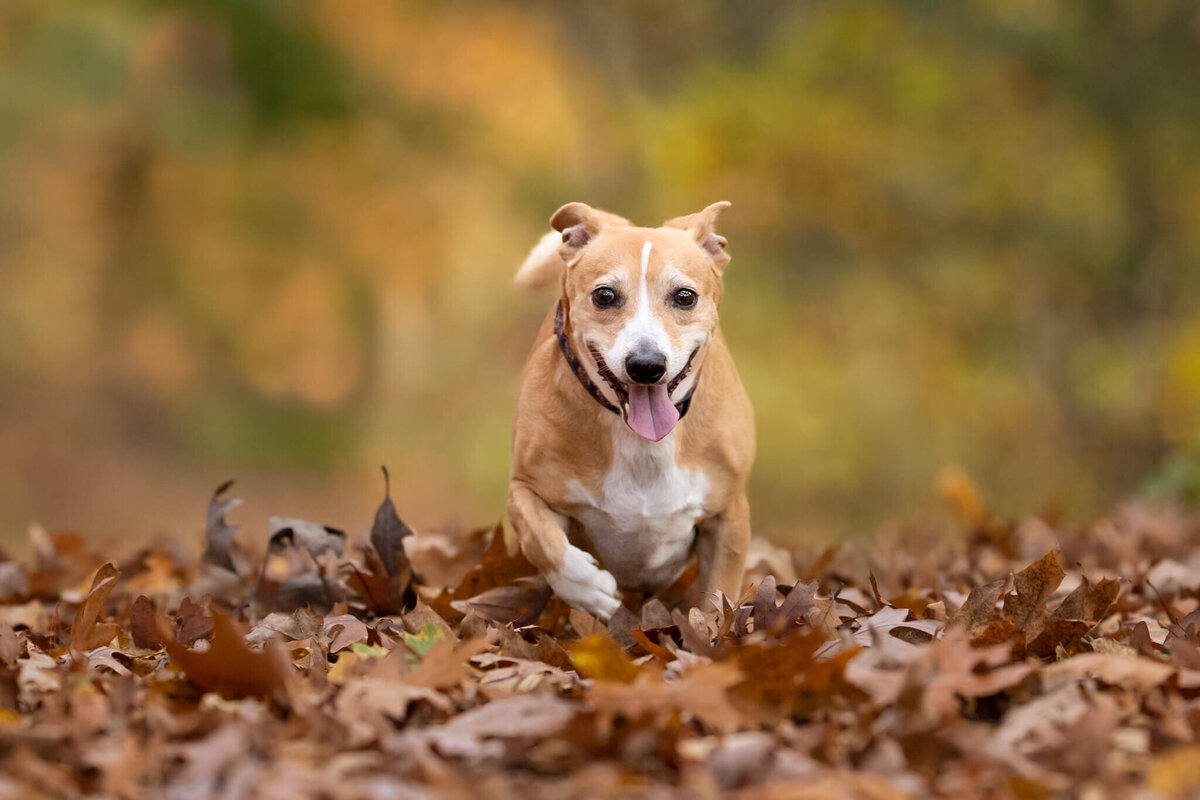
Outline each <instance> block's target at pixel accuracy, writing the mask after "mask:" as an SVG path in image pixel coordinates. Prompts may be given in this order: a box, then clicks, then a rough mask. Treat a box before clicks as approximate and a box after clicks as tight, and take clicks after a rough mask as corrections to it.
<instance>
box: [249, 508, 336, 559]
mask: <svg viewBox="0 0 1200 800" xmlns="http://www.w3.org/2000/svg"><path fill="white" fill-rule="evenodd" d="M267 529H268V532H269V535H270V547H271V549H272V550H279V549H282V548H286V547H303V548H304V549H305V550H308V552H310V553H312V554H313V555H314V556H316V555H318V554H319V553H325V552H332V553H335V554H336V555H338V556H340V555H342V553H343V552H344V551H345V549H346V533H345V531H340V530H338V529H337V528H331V527H329V526H328V525H320V524H318V523H316V522H309V521H308V520H305V519H294V518H291V517H271V518H270V519H269V520H267Z"/></svg>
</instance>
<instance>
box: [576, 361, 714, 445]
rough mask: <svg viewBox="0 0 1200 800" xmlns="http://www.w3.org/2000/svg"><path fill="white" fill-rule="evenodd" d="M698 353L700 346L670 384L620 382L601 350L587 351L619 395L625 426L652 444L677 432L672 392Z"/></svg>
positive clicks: (688, 370) (677, 410)
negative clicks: (672, 432) (674, 431)
mask: <svg viewBox="0 0 1200 800" xmlns="http://www.w3.org/2000/svg"><path fill="white" fill-rule="evenodd" d="M699 351H700V348H699V347H697V348H696V349H695V350H694V351H693V352H692V354H691V355H690V356H688V360H687V363H686V364H684V366H683V369H682V370H680V372H679V374H678V375H676V376H675V377H674V378H672V379H671V381H670V382H669V383H667V382H662V383H652V384H642V383H629V384H627V383H624V382H622V381H621V380H620V379H618V378H617V376H616V375H615V374H614V373H613V371H612V370H611V369H610V368H609V366H608V364H607V362H605V360H604V356H602V355H601V354H600V350H599V348H597V347H596V346H595V345H593V344H591V343H590V342H589V343H588V352H589V353H591V356H592V359H593V360H595V362H596V369H597V370H598V371H599V373H600V377H601V378H603V379H604V382H605V383H607V384H608V387H609V388H610V389H612V390H613V393H614V394H615V395H616V396H617V401H618V403H619V404H620V406H621V414H622V416H623V417H624V418H625V424H626V425H628V426H629V429H630V430H632V431H633V432H634V433H636V434H637V435H638V436H641V437H642V438H643V439H648V440H649V441H651V442H659V441H662V440H663V439H665V438H666V437H667V435H668V434H669V433H670V432H671V431H673V430H675V425H676V424H677V423H678V422H679V416H680V414H679V407H678V406H676V405H675V403H674V402H672V401H671V393H672V392H673V391H675V388H676V387H677V386H679V384H680V383H681V382H682V381H683V379H684V378H686V377H687V374H688V372H690V371H691V368H692V359H694V358H695V357H696V353H698V352H699Z"/></svg>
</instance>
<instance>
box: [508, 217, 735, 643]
mask: <svg viewBox="0 0 1200 800" xmlns="http://www.w3.org/2000/svg"><path fill="white" fill-rule="evenodd" d="M728 207H729V203H725V202H721V203H714V204H712V205H710V206H709V207H708V208H706V209H704V210H703V211H701V212H699V213H696V214H692V215H691V216H687V217H679V218H677V219H672V220H669V221H667V222H666V223H664V224H663V225H662V226H661V227H658V228H641V227H636V226H634V225H633V224H632V223H631V222H629V221H628V220H626V219H624V218H622V217H618V216H616V215H614V214H609V213H607V212H604V211H599V210H596V209H593V208H590V207H589V206H586V205H584V204H583V203H569V204H567V205H565V206H563V207H562V208H560V209H559V210H558V211H557V212H555V214H554V216H553V217H552V218H551V219H550V225H551V227H552V228H554V232H552V233H548V234H547V235H546V236H545V237H543V239H542V240H541V242H539V243H538V245H537V246H536V247H534V249H533V251H532V252H531V253H530V254H529V257H528V258H527V259H526V260H525V263H524V264H523V265H522V266H521V268H520V270H519V271H518V273H517V276H516V279H515V282H516V283H517V284H518V285H522V286H530V287H535V286H544V285H550V284H553V283H560V284H561V286H562V295H561V297H560V298H559V300H558V302H557V303H556V304H555V306H554V308H553V309H551V311H550V313H549V315H548V316H547V317H546V320H545V322H544V323H543V324H542V327H541V330H540V331H539V333H538V336H537V341H536V343H535V344H534V348H533V352H532V353H531V354H530V357H529V361H528V363H527V364H526V366H525V370H524V372H523V373H522V376H521V389H520V395H519V398H518V401H517V414H516V421H515V424H514V426H513V462H512V481H511V483H510V485H509V491H508V516H509V520H510V521H511V523H512V526H513V528H514V530H515V532H516V537H517V541H518V542H519V543H520V546H521V550H522V551H523V552H524V554H525V556H526V557H527V558H528V559H529V560H530V561H531V562H532V563H533V564H534V566H536V567H537V568H538V569H539V570H540V571H541V573H542V574H543V575H544V576H545V577H546V579H547V581H548V582H549V584H550V586H551V588H552V589H553V590H554V592H555V593H556V594H558V596H559V597H561V598H562V599H563V600H565V601H566V602H567V603H569V604H570V605H572V606H574V607H575V608H579V609H582V610H584V611H587V612H588V613H590V614H592V615H593V616H595V617H597V618H598V619H600V620H602V621H605V622H607V621H608V620H609V619H610V618H611V617H612V615H613V614H614V613H615V612H616V611H617V609H618V608H620V606H621V602H622V598H621V593H620V590H622V589H627V590H634V591H645V592H656V591H659V590H661V589H663V588H665V587H666V586H668V585H670V584H671V583H672V582H673V581H674V580H675V579H676V578H677V577H678V576H679V574H680V573H681V572H682V570H683V568H684V566H685V565H686V563H687V560H688V558H689V556H690V555H691V554H692V553H693V552H695V554H696V556H697V558H698V560H699V567H700V574H699V581H698V587H699V589H700V592H701V597H702V598H703V600H704V602H705V603H706V604H707V605H706V607H708V608H712V607H713V606H712V603H713V601H714V599H715V594H716V592H717V591H718V590H719V591H721V592H723V593H725V594H726V595H730V596H734V597H736V593H737V592H738V590H739V588H740V583H741V579H742V572H743V569H744V567H745V560H746V549H747V547H748V545H749V541H750V507H749V505H748V504H747V502H746V482H747V479H748V478H749V475H750V468H751V465H752V464H753V461H754V411H753V409H752V408H751V405H750V399H749V398H748V397H747V395H746V391H745V389H744V388H743V387H742V382H741V380H740V378H739V377H738V373H737V368H736V367H735V366H734V363H733V359H732V357H731V356H730V354H729V350H728V349H727V348H726V346H725V341H724V339H723V338H722V336H721V331H720V328H719V327H718V325H717V310H718V308H719V306H720V304H721V280H722V276H723V274H724V271H725V267H726V265H727V264H728V263H729V255H728V254H727V253H726V252H725V245H726V241H725V238H724V237H723V236H719V235H718V234H717V233H715V232H714V230H713V227H714V225H715V223H716V220H717V217H718V216H719V215H720V213H721V212H722V211H724V210H725V209H726V208H728Z"/></svg>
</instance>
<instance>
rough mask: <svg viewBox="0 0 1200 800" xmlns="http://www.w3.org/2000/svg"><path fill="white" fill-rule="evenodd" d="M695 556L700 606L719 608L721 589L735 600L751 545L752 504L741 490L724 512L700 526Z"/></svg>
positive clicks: (706, 608) (710, 609)
mask: <svg viewBox="0 0 1200 800" xmlns="http://www.w3.org/2000/svg"><path fill="white" fill-rule="evenodd" d="M697 527H698V529H699V536H698V537H697V539H696V557H697V559H698V560H699V562H700V578H699V581H698V585H699V587H700V592H701V595H700V603H701V605H700V608H701V609H703V610H705V611H716V610H719V609H718V604H717V602H716V592H717V590H718V589H719V590H720V591H722V592H724V593H725V596H726V597H728V598H729V599H730V601H731V602H734V603H736V602H737V600H738V592H740V591H741V588H742V575H743V573H744V572H745V569H746V551H747V550H748V549H749V548H750V504H749V503H748V502H747V501H746V495H744V494H739V495H738V496H737V497H736V498H734V500H733V502H731V503H730V504H729V507H728V508H726V509H725V511H724V512H722V513H720V514H718V515H717V516H715V517H710V518H709V519H706V520H704V521H703V522H701V523H700V524H699V525H698V526H697Z"/></svg>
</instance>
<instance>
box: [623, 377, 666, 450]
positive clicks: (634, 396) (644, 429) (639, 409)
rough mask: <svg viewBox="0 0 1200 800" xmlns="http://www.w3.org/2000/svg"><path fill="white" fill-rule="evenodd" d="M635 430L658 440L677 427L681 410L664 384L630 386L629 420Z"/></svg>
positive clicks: (644, 436)
mask: <svg viewBox="0 0 1200 800" xmlns="http://www.w3.org/2000/svg"><path fill="white" fill-rule="evenodd" d="M626 421H627V422H628V423H629V427H630V428H633V432H634V433H636V434H637V435H638V436H641V437H642V438H644V439H649V440H650V441H652V442H657V441H658V440H659V439H662V438H663V437H664V436H666V435H667V434H668V433H670V432H671V431H673V430H674V429H675V423H676V422H678V421H679V412H678V411H677V410H676V409H675V405H674V404H673V403H672V402H671V396H670V395H669V394H667V387H666V386H664V385H662V384H655V385H653V386H642V385H640V384H636V383H634V384H630V386H629V414H628V416H627V420H626Z"/></svg>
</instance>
